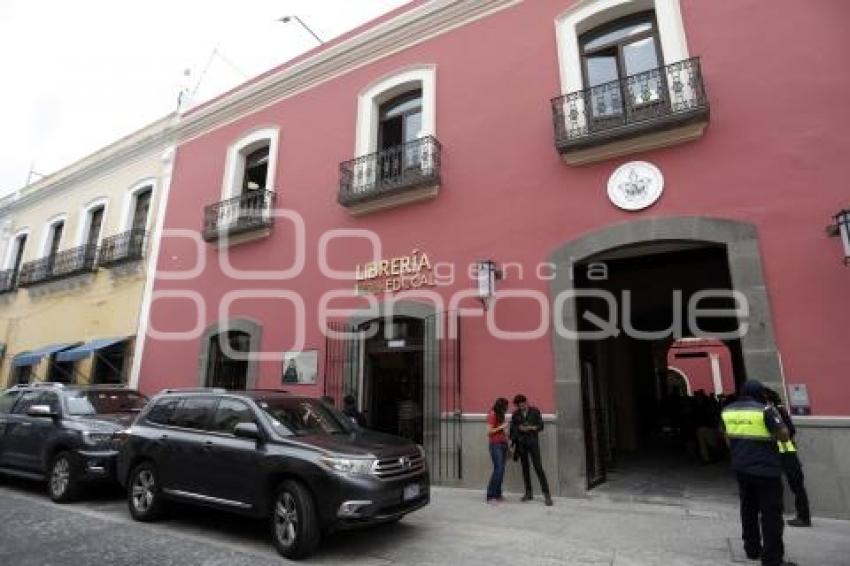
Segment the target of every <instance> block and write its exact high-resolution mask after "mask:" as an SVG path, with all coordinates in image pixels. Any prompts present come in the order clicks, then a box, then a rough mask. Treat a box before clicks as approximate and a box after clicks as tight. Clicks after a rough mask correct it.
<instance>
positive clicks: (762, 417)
mask: <svg viewBox="0 0 850 566" xmlns="http://www.w3.org/2000/svg"><path fill="white" fill-rule="evenodd" d="M722 417H723V425H722V426H723V429H724V432H725V433H726V439H727V442H728V443H729V449H730V451H731V454H732V469H733V470H734V471H735V473H736V475H737V478H738V494H739V496H740V498H741V526H742V531H743V539H744V552H746V554H747V558H749V559H750V560H758V559H759V558H760V559H761V563H762V565H763V566H796V565H795V564H794V563H793V562H786V561H785V559H784V556H785V547H784V545H783V543H782V530H783V527H784V522H783V520H782V462H781V461H780V459H779V450H778V447H777V442H787V441H788V440H789V436H788V429H787V428H786V427H785V424H784V423H783V422H782V418H781V417H780V416H779V414H778V413H777V412H776V410H774V409H773V408H772V407H769V406H768V405H767V404H766V401H765V397H764V387H763V386H762V384H761V383H759V382H758V381H755V380H750V381H746V382H744V384H743V385H742V386H741V392H740V396H739V399H738V401H736V402H734V403H731V404H729V405H727V406H726V408H725V409H723V415H722ZM759 523H761V525H759Z"/></svg>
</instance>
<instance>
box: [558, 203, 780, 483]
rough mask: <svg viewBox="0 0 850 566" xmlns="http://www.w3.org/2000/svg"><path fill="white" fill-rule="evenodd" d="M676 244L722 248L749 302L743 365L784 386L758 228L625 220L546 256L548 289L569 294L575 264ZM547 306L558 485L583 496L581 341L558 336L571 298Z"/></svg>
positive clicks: (719, 222)
mask: <svg viewBox="0 0 850 566" xmlns="http://www.w3.org/2000/svg"><path fill="white" fill-rule="evenodd" d="M665 241H668V242H669V241H674V242H675V241H680V242H703V243H712V244H719V245H723V246H725V248H726V251H727V257H728V261H729V272H730V276H731V282H732V288H733V289H734V290H736V291H738V292H740V293H742V294H743V296H744V297H745V298H746V300H747V304H748V306H749V317H748V323H749V326H748V331H747V333H746V334H745V335H744V336H743V337H742V338H741V340H740V342H741V350H742V354H743V362H744V368H745V371H746V375H747V376H749V377H758V379H759V380H761V381H762V382H764V383H765V384H766V385H767V386H769V387H772V388H774V389H776V390H778V391H779V390H781V388H782V385H781V384H782V376H781V366H780V362H779V354H778V352H777V349H776V343H775V339H774V333H773V321H772V318H771V314H770V307H769V301H768V295H767V288H766V285H765V280H764V274H763V271H762V261H761V253H760V251H759V242H758V234H757V230H756V227H755V226H754V225H753V224H750V223H747V222H740V221H735V220H729V219H722V218H710V217H703V216H674V217H668V218H650V219H644V220H635V221H632V222H624V223H622V224H616V225H613V226H609V227H607V228H604V229H601V230H597V231H594V232H591V233H588V234H585V235H583V236H580V237H578V238H576V239H574V240H572V241H570V242H568V243H566V244H564V245H562V246H561V247H559V248H557V249H556V250H555V251H554V252H553V253H552V254H551V255H550V261H551V262H552V264H554V265H555V267H556V269H555V277H554V279H553V280H552V281H551V284H550V291H551V294H552V299H553V304H555V302H556V299H557V297H559V296H567V297H568V296H569V295H570V294H571V293H572V292H573V291H574V284H573V283H574V281H573V273H572V267H573V265H574V263H575V262H578V261H581V260H584V259H586V258H590V257H592V256H594V255H597V254H600V253H602V252H605V251H608V250H612V249H616V248H623V247H627V246H637V245H641V244H647V243H654V242H665ZM562 304H563V308H562V309H560V311H558V310H557V309H553V322H554V323H555V326H554V330H553V332H552V341H553V352H554V357H555V376H554V377H555V404H556V407H557V410H558V439H557V442H558V454H559V458H558V483H559V488H560V492H561V493H562V494H564V495H573V496H582V495H584V493H585V491H586V469H585V468H586V463H585V459H584V458H582V457H576V455H577V454H584V452H585V439H584V424H583V413H582V411H583V407H582V392H581V366H580V358H579V343H578V341H577V340H574V339H568V338H565V337H562V336H560V335H559V333H558V332H557V328H558V327H563V326H564V325H565V326H566V327H567V328H575V327H576V326H575V324H576V320H577V313H576V309H575V300H574V299H567V300H565V301H562Z"/></svg>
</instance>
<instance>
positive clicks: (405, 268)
mask: <svg viewBox="0 0 850 566" xmlns="http://www.w3.org/2000/svg"><path fill="white" fill-rule="evenodd" d="M355 277H356V279H357V281H356V283H355V285H354V288H355V289H356V290H357V291H358V292H360V293H395V292H398V291H405V290H408V289H419V288H422V287H434V286H435V285H436V282H435V280H434V268H433V265H432V264H431V259H430V258H429V257H428V254H427V253H425V252H421V251H419V250H413V251H412V252H410V255H406V256H400V257H394V258H392V259H382V260H379V261H370V262H368V263H364V264H363V265H358V266H357V268H356V270H355Z"/></svg>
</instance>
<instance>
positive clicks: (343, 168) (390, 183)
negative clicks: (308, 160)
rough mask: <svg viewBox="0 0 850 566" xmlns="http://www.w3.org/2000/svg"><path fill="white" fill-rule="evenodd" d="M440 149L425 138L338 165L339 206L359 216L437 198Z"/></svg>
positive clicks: (429, 138)
mask: <svg viewBox="0 0 850 566" xmlns="http://www.w3.org/2000/svg"><path fill="white" fill-rule="evenodd" d="M440 150H441V148H440V142H439V141H437V139H436V138H434V137H433V136H425V137H423V138H421V139H418V140H414V141H411V142H408V143H405V144H403V145H399V146H395V147H391V148H388V149H384V150H381V151H379V152H376V153H371V154H369V155H364V156H363V157H358V158H357V159H352V160H350V161H346V162H344V163H342V164H340V166H339V197H338V200H339V203H340V204H341V205H342V206H344V207H346V208H348V209H349V210H350V211H351V212H352V213H354V214H359V213H362V212H367V211H370V210H374V209H378V208H386V207H387V206H390V205H395V204H402V203H407V202H413V201H416V200H422V199H425V198H432V197H434V196H436V191H437V189H439V186H440V181H441V179H440ZM377 201H381V203H383V204H381V203H378V204H377V205H375V203H376V202H377Z"/></svg>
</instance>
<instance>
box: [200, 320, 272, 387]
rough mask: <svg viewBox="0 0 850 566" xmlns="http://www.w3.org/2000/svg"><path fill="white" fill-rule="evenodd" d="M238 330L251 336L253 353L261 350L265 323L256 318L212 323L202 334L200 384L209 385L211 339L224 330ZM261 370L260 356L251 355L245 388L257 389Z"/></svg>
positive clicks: (250, 348)
mask: <svg viewBox="0 0 850 566" xmlns="http://www.w3.org/2000/svg"><path fill="white" fill-rule="evenodd" d="M228 331H238V332H244V333H245V334H247V335H248V336H249V351H250V352H251V353H259V352H261V351H262V350H261V346H260V344H261V340H262V336H263V325H262V324H261V323H260V322H259V321H256V320H253V319H248V318H234V319H229V320H224V321H219V322H216V323H214V324H211V325H210V326H208V327H207V328H206V330H204V333H203V334H202V335H201V351H200V354H199V356H198V386H199V387H207V386H208V384H207V375H208V374H209V362H210V344H211V342H210V339H211V338H212V337H214V336H217V335H218V334H221V333H222V332H228ZM258 372H259V359H258V356H250V357H249V359H248V364H247V368H246V370H245V388H246V389H256V387H257V377H258V375H257V374H258Z"/></svg>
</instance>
